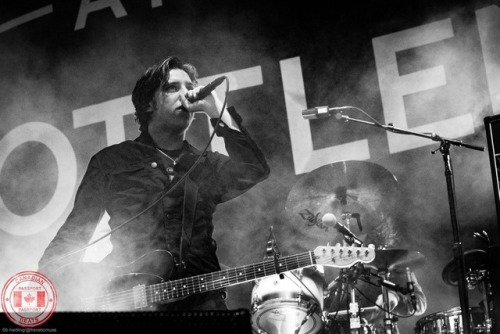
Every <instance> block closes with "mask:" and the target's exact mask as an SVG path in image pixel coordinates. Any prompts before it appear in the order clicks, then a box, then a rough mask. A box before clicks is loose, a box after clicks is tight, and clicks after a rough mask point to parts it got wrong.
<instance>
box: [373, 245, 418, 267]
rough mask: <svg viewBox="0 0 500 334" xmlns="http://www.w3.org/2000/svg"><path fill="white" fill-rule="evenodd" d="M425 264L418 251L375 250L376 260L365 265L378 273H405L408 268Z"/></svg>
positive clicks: (397, 249)
mask: <svg viewBox="0 0 500 334" xmlns="http://www.w3.org/2000/svg"><path fill="white" fill-rule="evenodd" d="M424 262H425V257H424V255H422V253H420V252H417V251H410V250H407V249H399V248H392V249H391V248H389V249H377V250H375V259H374V260H373V261H372V262H370V263H367V264H365V267H371V268H374V269H375V270H377V271H378V272H392V271H404V270H405V269H406V267H410V268H415V267H418V266H420V265H422V264H423V263H424Z"/></svg>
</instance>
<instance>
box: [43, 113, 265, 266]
mask: <svg viewBox="0 0 500 334" xmlns="http://www.w3.org/2000/svg"><path fill="white" fill-rule="evenodd" d="M231 112H232V114H233V118H235V119H236V121H237V122H238V123H241V119H240V118H239V117H238V116H237V115H236V114H235V113H234V110H231ZM212 123H214V120H212ZM239 125H240V127H241V124H239ZM241 129H242V132H238V131H234V130H231V129H230V128H228V127H227V126H225V124H223V123H221V126H220V127H218V128H217V131H216V133H217V135H219V136H222V137H223V138H224V141H225V145H226V149H227V152H228V154H229V157H227V156H225V155H222V154H219V153H217V152H210V151H207V152H205V154H204V155H203V157H202V158H201V161H200V162H199V164H197V165H196V168H195V169H194V170H193V171H192V172H191V173H190V174H189V176H188V178H186V179H184V180H183V182H182V183H180V184H178V185H177V186H174V187H173V185H174V184H176V183H177V181H178V180H179V179H180V178H181V177H182V176H183V175H184V174H185V173H186V171H187V170H189V168H190V167H191V166H192V165H193V163H194V162H195V161H196V160H197V158H198V157H199V156H200V154H201V152H200V151H198V150H197V149H195V148H194V147H192V146H191V145H190V144H189V143H187V142H186V141H185V142H184V148H183V153H182V155H181V158H180V159H179V162H178V163H177V165H176V166H175V172H176V173H175V177H174V179H173V180H172V181H170V179H169V176H168V174H167V172H166V166H165V161H164V160H162V155H161V154H160V153H159V152H158V150H157V149H156V148H155V145H154V142H153V140H152V139H151V137H150V136H149V135H148V134H147V133H144V132H143V133H142V134H141V135H140V136H139V137H138V138H137V139H136V140H134V141H124V142H122V143H120V144H117V145H113V146H110V147H107V148H105V149H103V150H101V151H100V152H98V153H97V154H96V155H94V156H93V157H92V159H91V160H90V163H89V165H88V168H87V171H86V173H85V175H84V177H83V179H82V182H81V184H80V187H79V189H78V192H77V194H76V198H75V204H74V208H73V210H72V212H71V213H70V215H69V217H68V218H67V220H66V222H65V223H64V224H63V226H62V227H61V228H60V230H59V231H58V233H57V235H56V236H55V238H54V239H53V240H52V241H51V243H50V244H49V246H48V247H47V249H46V250H45V253H44V254H43V256H42V258H41V259H40V262H39V266H40V268H44V270H43V271H46V272H50V269H55V268H58V267H60V266H61V265H63V264H66V263H69V262H75V261H79V259H80V258H81V256H82V252H79V253H77V254H74V255H72V256H69V257H64V258H61V259H58V257H60V256H61V255H64V254H66V253H67V252H70V251H73V250H76V249H79V248H81V247H83V246H85V245H86V244H87V243H88V242H89V240H90V238H91V236H92V234H93V233H94V230H95V228H96V226H97V224H98V222H99V220H100V219H101V217H102V216H103V214H104V212H105V211H107V213H108V214H109V216H110V221H109V225H110V227H111V229H115V228H117V227H118V226H120V225H121V224H123V223H124V222H127V223H126V224H125V225H124V226H123V227H120V228H118V229H117V230H116V231H114V232H113V233H112V234H111V236H110V240H111V243H112V245H113V249H112V252H111V254H109V255H108V256H107V257H106V258H105V259H104V262H105V263H107V264H113V265H119V264H123V263H128V262H130V261H133V260H135V259H137V258H138V257H140V256H141V255H143V254H145V253H148V252H150V251H153V250H157V249H162V250H168V251H170V252H171V253H172V254H173V255H174V257H176V258H178V254H179V245H180V240H181V229H182V220H183V215H184V214H185V213H186V212H188V214H189V215H192V229H191V231H192V232H191V236H190V238H188V240H187V245H188V251H189V252H188V253H187V254H183V258H184V259H186V261H185V262H186V265H187V272H186V273H187V274H193V275H194V274H200V273H207V272H212V271H216V270H220V266H219V262H218V259H217V256H216V243H215V241H214V240H213V239H212V232H213V229H214V225H213V222H212V215H213V213H214V211H215V209H216V206H217V204H219V203H222V202H225V201H228V200H230V199H233V198H235V197H237V196H238V195H240V194H242V193H244V192H245V191H247V190H248V189H250V188H251V187H252V186H254V185H255V184H257V183H258V182H260V181H262V180H264V179H265V178H267V176H268V175H269V167H268V165H267V163H266V160H265V158H264V155H263V154H262V152H261V151H260V150H259V148H258V147H257V145H256V144H255V143H254V142H253V141H252V139H251V138H250V137H249V136H248V134H247V132H246V131H245V129H244V128H243V127H241ZM163 159H164V158H163ZM186 182H188V183H189V184H190V185H191V188H190V189H195V194H194V197H192V198H194V199H195V201H194V203H192V204H193V205H191V204H189V206H191V207H190V208H184V192H185V184H186ZM167 191H169V193H168V194H167V195H166V196H165V192H167ZM155 203H156V204H155ZM150 206H151V207H150ZM186 210H187V211H186ZM134 217H136V218H134Z"/></svg>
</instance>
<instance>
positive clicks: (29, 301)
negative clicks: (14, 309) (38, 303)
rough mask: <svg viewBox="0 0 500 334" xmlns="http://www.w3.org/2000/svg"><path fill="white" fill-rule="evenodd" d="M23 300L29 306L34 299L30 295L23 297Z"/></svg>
mask: <svg viewBox="0 0 500 334" xmlns="http://www.w3.org/2000/svg"><path fill="white" fill-rule="evenodd" d="M24 300H25V301H26V302H27V303H28V304H31V302H32V301H34V300H35V297H33V296H32V295H31V294H30V293H29V294H28V295H27V296H26V297H24Z"/></svg>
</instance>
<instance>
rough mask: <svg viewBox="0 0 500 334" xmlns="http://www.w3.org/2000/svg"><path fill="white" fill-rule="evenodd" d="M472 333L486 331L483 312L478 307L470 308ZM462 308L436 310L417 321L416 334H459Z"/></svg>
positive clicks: (461, 330)
mask: <svg viewBox="0 0 500 334" xmlns="http://www.w3.org/2000/svg"><path fill="white" fill-rule="evenodd" d="M469 313H470V315H471V318H472V319H471V320H472V321H471V324H472V327H473V333H474V334H478V333H486V331H485V328H486V327H485V325H484V313H483V311H482V309H481V308H479V307H471V308H470V312H469ZM463 328H464V327H463V320H462V309H461V308H460V307H454V308H452V309H451V310H448V311H446V312H438V313H433V314H430V315H428V316H426V317H423V318H422V319H420V320H419V321H417V324H416V327H415V333H416V334H437V333H439V334H441V333H442V334H461V333H463Z"/></svg>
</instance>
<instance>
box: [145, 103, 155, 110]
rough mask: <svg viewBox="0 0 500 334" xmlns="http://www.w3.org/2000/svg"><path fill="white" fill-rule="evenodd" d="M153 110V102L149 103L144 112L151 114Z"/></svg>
mask: <svg viewBox="0 0 500 334" xmlns="http://www.w3.org/2000/svg"><path fill="white" fill-rule="evenodd" d="M154 110H155V103H154V101H149V106H148V109H146V112H153V111H154Z"/></svg>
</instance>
